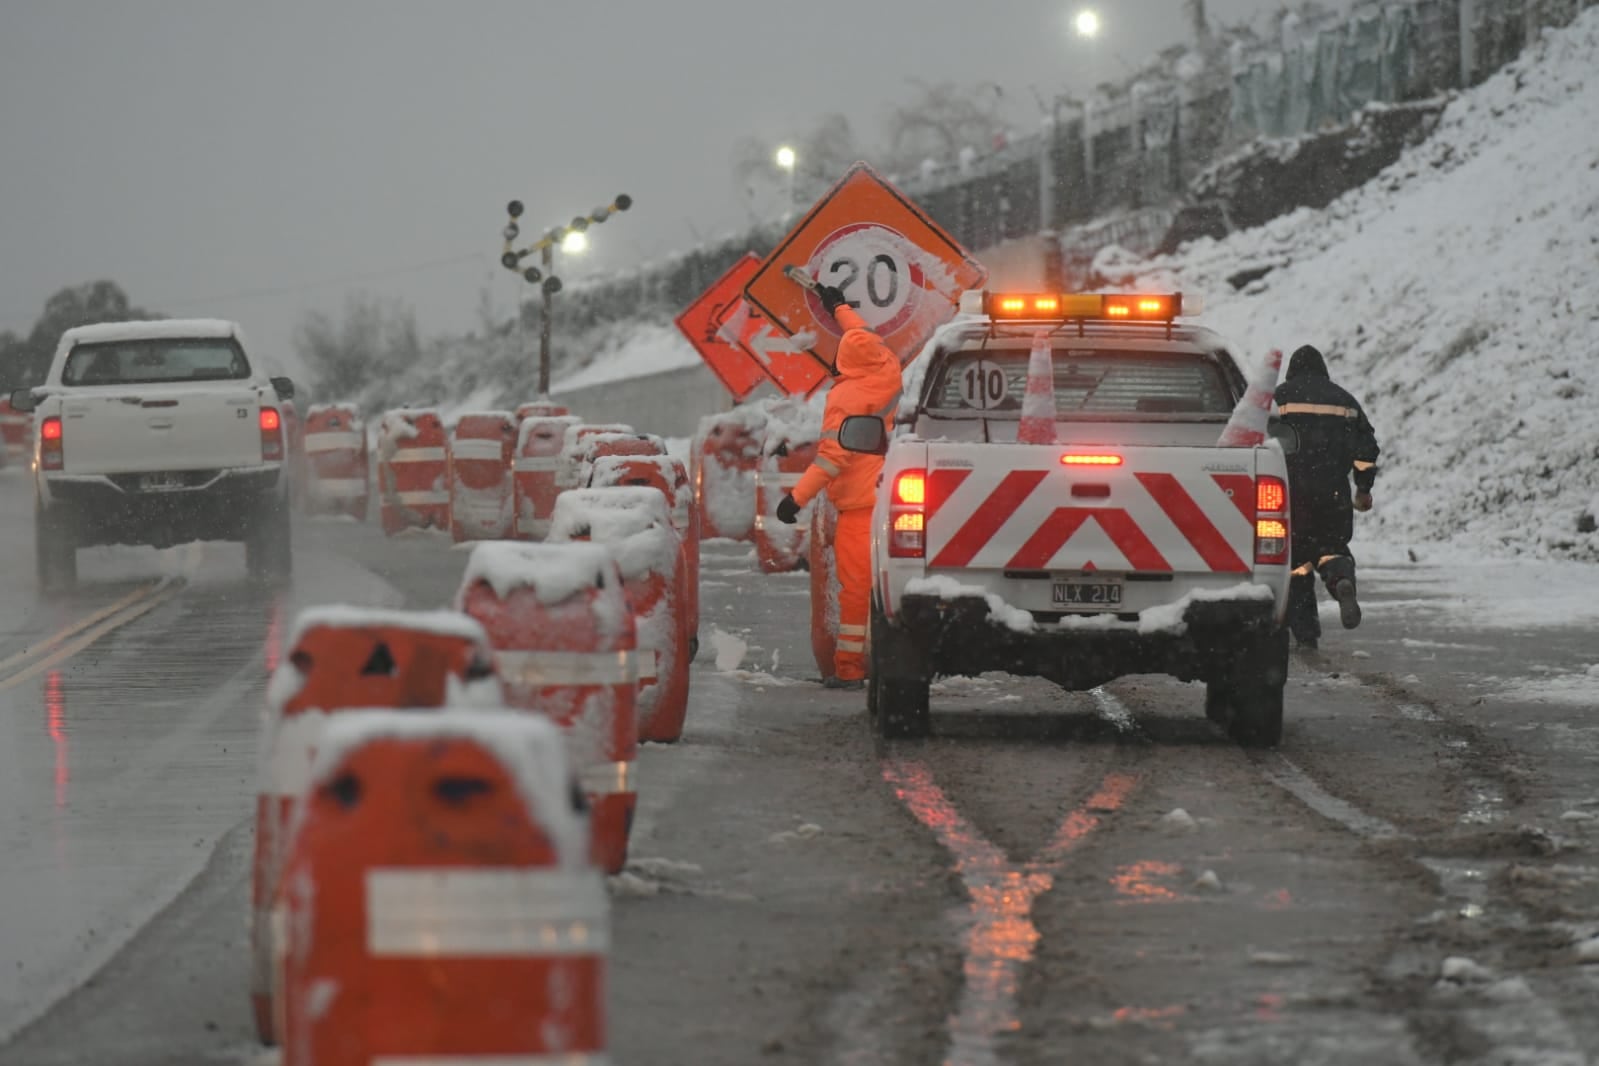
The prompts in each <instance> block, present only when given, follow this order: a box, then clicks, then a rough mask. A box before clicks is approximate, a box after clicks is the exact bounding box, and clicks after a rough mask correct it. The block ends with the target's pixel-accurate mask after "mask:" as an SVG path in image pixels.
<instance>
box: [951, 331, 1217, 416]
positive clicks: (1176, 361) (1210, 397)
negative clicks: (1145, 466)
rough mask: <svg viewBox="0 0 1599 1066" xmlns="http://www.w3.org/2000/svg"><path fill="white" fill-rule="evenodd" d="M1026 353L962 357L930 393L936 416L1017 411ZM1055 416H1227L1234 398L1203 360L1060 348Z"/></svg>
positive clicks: (980, 353)
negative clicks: (956, 412)
mask: <svg viewBox="0 0 1599 1066" xmlns="http://www.w3.org/2000/svg"><path fill="white" fill-rule="evenodd" d="M1027 357H1028V353H1027V351H1025V350H1023V349H1016V348H1011V349H993V348H990V349H987V350H984V351H972V352H957V353H955V354H953V355H951V356H950V357H949V358H948V360H947V361H946V362H945V363H944V366H943V369H942V370H941V371H940V373H939V377H938V380H936V381H935V382H934V383H933V388H932V390H931V391H930V392H929V394H928V399H929V406H930V407H932V408H934V409H938V410H951V411H968V412H973V413H975V412H978V411H992V412H995V413H1002V412H1007V411H1011V412H1020V411H1021V409H1022V397H1023V395H1025V393H1026V392H1027ZM1054 361H1055V410H1056V412H1057V413H1058V414H1059V415H1060V416H1061V417H1063V418H1070V417H1072V416H1073V415H1079V416H1081V415H1089V416H1092V415H1136V414H1175V415H1227V414H1230V413H1231V412H1232V409H1233V399H1232V395H1231V392H1230V390H1229V389H1228V387H1227V381H1226V379H1225V378H1224V377H1223V376H1222V371H1221V368H1220V367H1219V366H1218V365H1217V364H1216V363H1215V362H1214V361H1212V360H1210V359H1207V358H1205V357H1204V356H1202V355H1198V354H1190V353H1184V352H1140V351H1130V350H1124V349H1094V348H1057V349H1056V350H1055V355H1054Z"/></svg>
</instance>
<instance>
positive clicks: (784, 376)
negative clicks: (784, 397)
mask: <svg viewBox="0 0 1599 1066" xmlns="http://www.w3.org/2000/svg"><path fill="white" fill-rule="evenodd" d="M717 332H718V333H719V334H720V335H721V338H722V339H723V340H725V341H733V342H735V343H737V344H738V346H739V347H740V348H742V349H744V351H746V352H748V353H749V355H750V357H751V358H752V359H754V360H755V361H756V362H757V363H759V364H760V366H761V369H763V370H765V371H766V374H767V376H768V377H770V378H771V379H772V380H773V381H775V382H777V384H778V386H779V387H780V388H781V389H782V390H783V391H784V392H785V393H787V394H789V395H790V396H809V395H810V394H811V393H813V392H815V391H816V389H817V388H818V387H819V386H820V385H821V384H822V382H824V381H827V380H828V379H829V378H831V377H832V375H831V374H830V373H828V370H827V367H825V366H823V365H822V364H821V362H820V361H819V360H818V359H817V358H816V356H814V355H812V354H811V353H810V352H808V351H806V350H805V348H803V347H801V346H799V345H796V344H795V343H794V339H793V338H792V337H790V336H788V335H787V334H786V333H784V332H783V331H782V330H780V329H778V328H777V327H776V326H774V325H772V324H771V323H770V322H768V321H767V320H766V319H764V318H762V317H761V316H760V315H758V314H756V312H755V309H754V308H753V307H751V306H750V304H749V301H748V300H745V299H743V298H742V297H740V299H739V301H738V302H737V303H736V304H733V305H731V306H730V307H728V309H727V310H726V311H724V312H723V313H722V320H721V322H720V323H719V324H718V326H717Z"/></svg>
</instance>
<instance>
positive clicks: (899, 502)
mask: <svg viewBox="0 0 1599 1066" xmlns="http://www.w3.org/2000/svg"><path fill="white" fill-rule="evenodd" d="M926 504H927V472H926V471H925V470H903V471H901V472H900V473H899V474H898V475H896V476H895V478H894V491H893V494H892V495H891V496H890V497H889V503H888V555H889V558H891V559H920V558H922V556H924V555H925V554H926V553H927V515H926V514H925V513H924V512H923V510H922V508H923V507H925V506H926Z"/></svg>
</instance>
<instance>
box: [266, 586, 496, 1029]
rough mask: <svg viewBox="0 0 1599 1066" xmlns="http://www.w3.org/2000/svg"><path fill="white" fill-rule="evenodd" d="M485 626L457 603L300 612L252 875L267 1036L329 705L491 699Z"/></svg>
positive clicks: (273, 692) (275, 685) (279, 687)
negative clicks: (290, 867) (294, 863)
mask: <svg viewBox="0 0 1599 1066" xmlns="http://www.w3.org/2000/svg"><path fill="white" fill-rule="evenodd" d="M492 655H493V653H492V651H491V650H490V648H489V642H488V637H487V636H486V635H485V634H484V632H483V629H482V627H481V626H479V625H478V624H477V623H476V622H474V621H473V620H472V619H470V618H468V617H466V616H465V615H462V614H457V613H456V612H454V611H428V612H418V611H378V610H369V609H366V608H359V607H319V608H314V609H312V610H309V611H305V612H303V613H301V615H300V616H299V618H298V619H296V620H295V625H294V630H293V632H292V633H291V634H290V636H289V654H288V656H287V657H286V658H284V659H283V660H282V661H280V662H279V664H278V667H277V669H276V670H275V671H274V672H273V674H272V680H271V683H270V684H269V685H268V687H267V701H266V707H265V709H264V713H263V715H262V722H261V745H260V751H261V758H260V765H259V769H258V772H257V788H256V810H255V860H254V868H253V870H252V874H251V898H252V907H251V920H250V948H251V955H252V962H251V979H250V993H251V999H252V1001H253V1006H254V1009H255V1023H256V1031H257V1033H258V1034H259V1035H260V1037H261V1040H262V1042H263V1043H268V1044H270V1043H272V1042H273V1038H274V1033H273V1025H272V1018H273V1007H272V980H271V974H272V958H273V950H274V947H273V931H272V926H271V921H270V908H271V905H272V894H273V891H274V889H275V887H276V885H277V880H278V873H279V870H280V869H281V866H282V862H283V856H284V854H285V849H286V845H285V839H284V838H285V835H286V832H287V823H288V814H289V809H290V806H291V804H292V803H293V802H294V801H295V799H296V798H297V797H298V796H300V795H301V794H302V793H303V792H304V791H305V789H306V786H307V783H308V781H309V779H310V777H309V775H310V771H311V762H312V759H313V757H314V756H315V754H316V749H317V745H318V743H319V741H320V738H321V736H322V734H323V732H324V731H325V730H326V728H327V725H328V722H329V720H330V715H332V714H333V713H334V712H341V711H346V710H349V709H350V708H361V707H443V706H445V705H446V704H455V705H461V704H478V705H497V704H498V703H499V702H500V700H501V693H500V683H499V680H498V679H497V678H496V677H495V676H494V669H493V666H492V661H493V660H492Z"/></svg>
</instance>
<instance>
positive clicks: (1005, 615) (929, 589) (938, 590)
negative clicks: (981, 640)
mask: <svg viewBox="0 0 1599 1066" xmlns="http://www.w3.org/2000/svg"><path fill="white" fill-rule="evenodd" d="M905 595H907V596H937V597H939V598H940V599H944V600H957V599H960V598H961V597H963V596H981V597H982V598H983V600H984V602H986V603H987V604H988V617H989V620H990V621H992V622H994V623H995V624H996V625H1002V626H1004V627H1005V628H1006V629H1009V630H1012V631H1014V632H1017V633H1031V632H1032V631H1033V630H1034V629H1035V628H1037V627H1036V626H1035V624H1034V622H1033V616H1032V614H1030V613H1029V612H1027V611H1024V610H1022V609H1021V608H1020V607H1012V606H1011V605H1010V604H1008V603H1006V602H1005V601H1004V600H1003V599H1001V598H1000V597H998V596H996V595H994V594H993V593H992V592H989V591H988V590H987V589H985V588H983V587H982V586H981V585H962V584H961V583H960V582H959V581H956V580H955V579H954V578H952V577H947V576H944V575H942V574H941V575H939V576H937V577H916V578H912V579H911V580H909V581H907V582H906V583H905Z"/></svg>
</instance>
